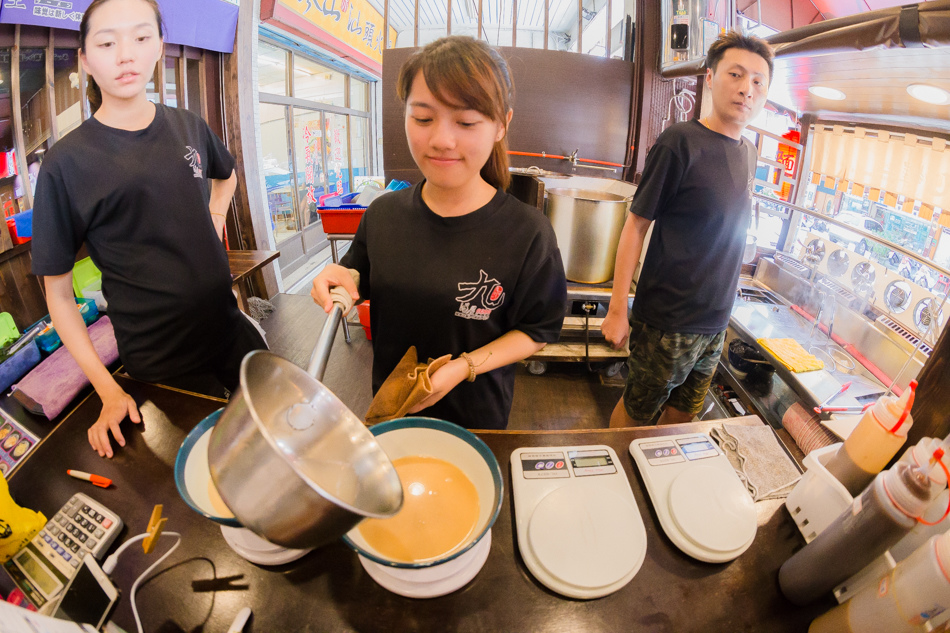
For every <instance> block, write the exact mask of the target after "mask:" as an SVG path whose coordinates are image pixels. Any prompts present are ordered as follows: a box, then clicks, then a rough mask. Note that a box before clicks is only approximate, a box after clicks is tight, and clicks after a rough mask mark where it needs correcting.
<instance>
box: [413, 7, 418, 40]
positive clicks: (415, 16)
mask: <svg viewBox="0 0 950 633" xmlns="http://www.w3.org/2000/svg"><path fill="white" fill-rule="evenodd" d="M412 45H413V46H419V0H416V8H415V11H414V14H413V17H412Z"/></svg>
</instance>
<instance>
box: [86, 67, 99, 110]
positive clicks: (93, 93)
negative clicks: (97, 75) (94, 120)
mask: <svg viewBox="0 0 950 633" xmlns="http://www.w3.org/2000/svg"><path fill="white" fill-rule="evenodd" d="M86 99H88V100H89V110H90V112H91V113H92V114H95V113H96V110H98V109H99V106H101V105H102V90H100V89H99V84H97V83H96V80H95V79H93V78H92V75H88V76H87V77H86Z"/></svg>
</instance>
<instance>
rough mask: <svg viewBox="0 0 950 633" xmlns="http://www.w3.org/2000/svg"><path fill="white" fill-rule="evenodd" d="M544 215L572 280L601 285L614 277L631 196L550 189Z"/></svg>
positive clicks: (567, 273)
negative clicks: (619, 244) (621, 234)
mask: <svg viewBox="0 0 950 633" xmlns="http://www.w3.org/2000/svg"><path fill="white" fill-rule="evenodd" d="M545 197H546V200H545V203H544V214H545V215H546V216H548V220H550V222H551V226H553V227H554V233H555V235H556V236H557V244H558V248H559V249H560V251H561V258H562V259H563V260H564V273H565V275H566V276H567V278H568V279H569V280H571V281H579V282H583V283H593V284H599V283H603V282H605V281H608V280H610V279H611V278H613V276H614V260H615V259H616V257H617V243H618V242H619V241H620V231H621V230H622V229H623V223H624V222H625V221H626V219H627V211H628V210H629V208H630V200H631V199H632V197H627V198H625V197H623V196H618V195H616V194H613V193H607V192H605V191H590V190H586V189H560V188H557V189H548V190H547V191H546V192H545Z"/></svg>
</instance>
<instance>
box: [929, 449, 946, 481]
mask: <svg viewBox="0 0 950 633" xmlns="http://www.w3.org/2000/svg"><path fill="white" fill-rule="evenodd" d="M945 454H946V453H945V452H944V450H943V447H937V450H935V451H934V454H933V456H932V457H931V458H930V461H929V466H930V469H929V470H928V471H927V476H928V477H929V476H931V475H932V474H933V473H934V471H935V470H937V469H938V468H941V465H940V462H941V460H942V459H943V456H944V455H945Z"/></svg>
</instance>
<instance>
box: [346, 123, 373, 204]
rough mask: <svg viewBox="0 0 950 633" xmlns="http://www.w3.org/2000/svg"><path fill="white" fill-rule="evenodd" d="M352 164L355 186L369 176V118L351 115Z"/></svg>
mask: <svg viewBox="0 0 950 633" xmlns="http://www.w3.org/2000/svg"><path fill="white" fill-rule="evenodd" d="M350 126H351V127H350V166H351V167H352V168H353V188H354V189H356V188H358V187H359V186H360V183H361V182H362V181H361V179H362V178H365V177H366V176H369V175H370V173H369V147H368V141H369V138H368V129H367V128H368V127H369V119H367V118H364V117H360V116H351V117H350Z"/></svg>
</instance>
